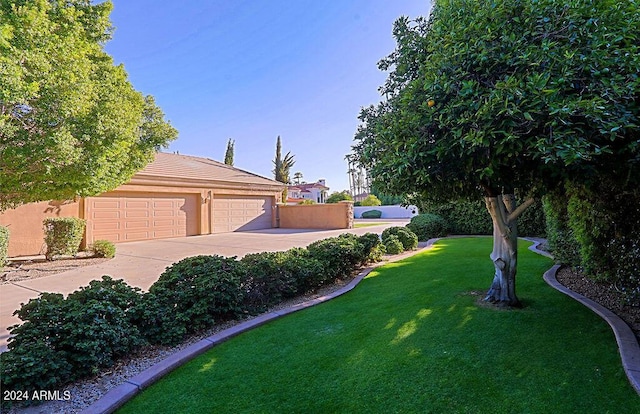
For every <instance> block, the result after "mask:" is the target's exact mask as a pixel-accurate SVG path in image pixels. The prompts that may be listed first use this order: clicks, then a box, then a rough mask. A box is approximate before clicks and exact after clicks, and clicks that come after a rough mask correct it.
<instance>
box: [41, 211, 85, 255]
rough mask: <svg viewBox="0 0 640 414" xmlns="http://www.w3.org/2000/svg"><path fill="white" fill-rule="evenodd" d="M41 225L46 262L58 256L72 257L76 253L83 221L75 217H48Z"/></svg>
mask: <svg viewBox="0 0 640 414" xmlns="http://www.w3.org/2000/svg"><path fill="white" fill-rule="evenodd" d="M43 224H44V233H45V237H44V241H45V243H46V244H47V252H46V253H45V256H46V257H47V260H53V259H54V257H55V256H59V255H60V256H72V255H75V254H76V253H78V250H79V248H80V243H81V242H82V236H83V235H84V229H85V226H86V221H85V220H83V219H79V218H77V217H49V218H46V219H44V222H43Z"/></svg>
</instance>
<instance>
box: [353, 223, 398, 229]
mask: <svg viewBox="0 0 640 414" xmlns="http://www.w3.org/2000/svg"><path fill="white" fill-rule="evenodd" d="M383 224H389V223H383V222H380V223H355V224H354V225H353V228H354V229H359V228H362V227H373V226H381V225H383Z"/></svg>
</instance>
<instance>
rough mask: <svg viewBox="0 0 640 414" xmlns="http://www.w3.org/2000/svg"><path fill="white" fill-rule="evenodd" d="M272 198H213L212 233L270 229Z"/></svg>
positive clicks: (219, 196)
mask: <svg viewBox="0 0 640 414" xmlns="http://www.w3.org/2000/svg"><path fill="white" fill-rule="evenodd" d="M272 200H273V198H272V197H251V196H221V195H216V196H214V197H213V232H214V233H224V232H229V231H236V230H260V229H267V228H271V210H272V206H273V201H272Z"/></svg>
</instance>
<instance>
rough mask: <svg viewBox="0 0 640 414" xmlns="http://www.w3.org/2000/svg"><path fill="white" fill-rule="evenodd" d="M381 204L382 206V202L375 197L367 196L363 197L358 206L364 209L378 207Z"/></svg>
mask: <svg viewBox="0 0 640 414" xmlns="http://www.w3.org/2000/svg"><path fill="white" fill-rule="evenodd" d="M381 204H382V201H380V200H379V199H378V197H376V196H375V195H373V194H369V195H368V196H366V197H365V199H364V200H362V201H361V202H360V205H361V206H364V207H372V206H379V205H381Z"/></svg>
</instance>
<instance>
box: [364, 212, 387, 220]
mask: <svg viewBox="0 0 640 414" xmlns="http://www.w3.org/2000/svg"><path fill="white" fill-rule="evenodd" d="M380 217H382V211H380V210H369V211H364V212H363V213H362V218H367V219H379V218H380Z"/></svg>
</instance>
